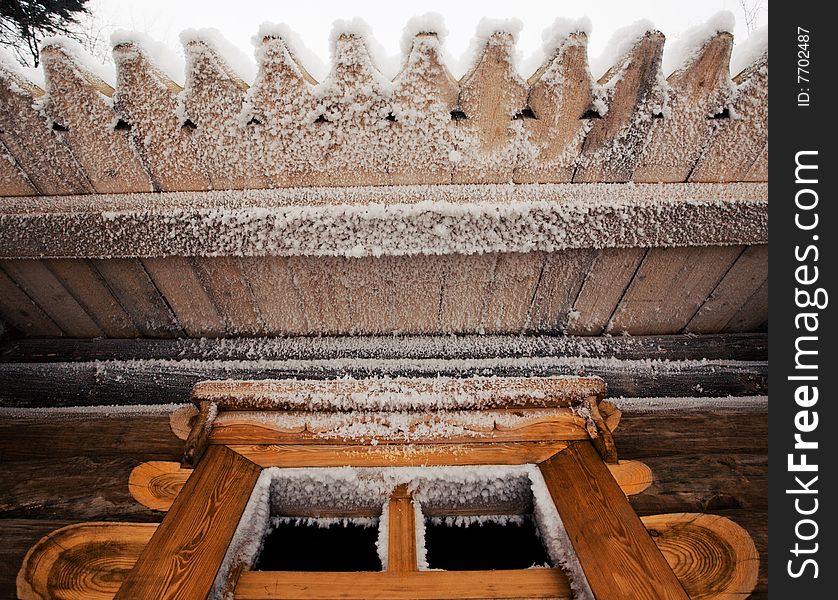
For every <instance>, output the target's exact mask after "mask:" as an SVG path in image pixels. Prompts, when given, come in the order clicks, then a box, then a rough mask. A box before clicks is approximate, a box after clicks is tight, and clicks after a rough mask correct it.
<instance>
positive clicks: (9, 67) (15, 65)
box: [0, 46, 46, 89]
mask: <svg viewBox="0 0 838 600" xmlns="http://www.w3.org/2000/svg"><path fill="white" fill-rule="evenodd" d="M3 70H6V71H9V72H11V73H12V74H13V75H16V76H18V77H20V78H22V79H24V80H26V81H28V82H29V83H32V84H34V85H37V86H38V87H39V88H41V89H44V88H45V87H46V80H45V78H44V71H43V70H42V69H38V68H34V67H24V66H23V65H21V64H20V63H19V62H18V61H17V59H16V58H15V57H14V55H13V54H12V53H11V51H10V50H8V49H7V48H6V47H5V46H0V77H3V75H2V71H3ZM4 79H5V78H4ZM6 81H7V83H6V85H15V84H14V83H13V82H10V81H8V80H6Z"/></svg>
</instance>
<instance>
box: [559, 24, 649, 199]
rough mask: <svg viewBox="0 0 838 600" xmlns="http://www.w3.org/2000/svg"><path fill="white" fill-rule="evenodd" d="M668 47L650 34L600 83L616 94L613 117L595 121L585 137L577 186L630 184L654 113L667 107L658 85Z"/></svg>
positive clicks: (611, 109)
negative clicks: (605, 183)
mask: <svg viewBox="0 0 838 600" xmlns="http://www.w3.org/2000/svg"><path fill="white" fill-rule="evenodd" d="M663 43H664V37H663V34H662V33H661V32H659V31H649V32H647V33H646V34H645V35H644V36H643V37H642V38H640V39H639V40H638V41H637V42H635V44H634V46H633V47H632V48H631V49H630V50H629V52H628V53H627V54H626V55H625V56H624V57H622V58H621V59H620V61H619V62H618V63H617V64H616V65H614V66H613V67H611V68H610V69H609V70H608V71H607V72H606V73H605V75H603V76H602V77H601V78H600V80H599V84H600V85H605V86H608V87H610V88H611V90H610V92H609V97H608V112H607V113H605V115H601V118H599V119H596V122H595V123H594V124H593V125H592V126H591V130H590V132H589V133H588V135H587V136H586V137H585V142H584V144H583V145H582V153H581V155H580V157H579V159H578V161H577V166H576V171H575V172H574V174H573V181H574V182H575V183H590V182H606V181H607V182H610V181H614V182H622V181H630V180H631V176H632V174H633V173H634V170H635V168H636V167H637V163H638V161H639V160H640V155H641V153H642V151H643V145H644V143H645V142H646V137H647V135H648V133H649V129H650V128H651V127H652V123H653V117H654V115H655V111H656V110H658V111H659V110H661V105H662V102H663V93H662V89H661V85H660V79H659V76H660V68H661V58H662V56H663Z"/></svg>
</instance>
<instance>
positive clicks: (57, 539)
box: [17, 523, 157, 600]
mask: <svg viewBox="0 0 838 600" xmlns="http://www.w3.org/2000/svg"><path fill="white" fill-rule="evenodd" d="M156 529H157V525H155V524H152V523H148V524H146V523H80V524H75V525H68V526H67V527H63V528H61V529H58V530H56V531H53V532H52V533H50V534H48V535H46V536H45V537H43V538H41V540H40V541H39V542H38V543H37V544H35V545H34V546H33V547H32V548H31V549H30V550H29V552H28V553H27V554H26V557H25V558H24V559H23V565H22V566H21V568H20V571H19V572H18V576H17V597H18V598H20V600H48V599H51V598H84V599H85V600H111V599H112V598H113V597H114V594H115V593H116V592H117V590H118V589H119V585H120V582H121V581H122V580H123V579H124V578H125V576H126V575H127V573H128V572H129V571H130V570H131V568H132V567H133V565H134V562H135V561H136V559H137V557H138V556H139V555H140V552H142V550H143V548H144V547H145V546H146V544H147V543H148V542H149V540H150V539H151V537H152V535H153V534H154V532H155V530H156Z"/></svg>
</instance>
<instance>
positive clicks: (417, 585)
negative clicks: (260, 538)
mask: <svg viewBox="0 0 838 600" xmlns="http://www.w3.org/2000/svg"><path fill="white" fill-rule="evenodd" d="M235 598H236V600H268V599H271V598H288V599H290V600H294V599H306V600H320V599H322V600H334V599H336V598H343V599H350V598H351V599H357V600H371V599H373V598H387V599H389V600H400V599H405V600H437V599H438V598H468V599H472V600H477V599H488V598H550V599H552V600H569V599H570V598H571V592H570V585H569V584H568V580H567V576H566V575H565V574H564V573H562V572H561V570H559V569H523V570H509V571H413V572H402V573H397V572H381V573H373V572H360V573H307V572H296V571H247V572H245V573H242V576H241V578H239V583H238V585H237V586H236V593H235Z"/></svg>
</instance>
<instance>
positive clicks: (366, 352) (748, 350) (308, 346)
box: [0, 333, 768, 363]
mask: <svg viewBox="0 0 838 600" xmlns="http://www.w3.org/2000/svg"><path fill="white" fill-rule="evenodd" d="M512 356H518V357H526V358H543V357H548V356H553V357H561V356H584V357H587V358H616V359H621V360H644V359H659V360H696V359H697V360H701V359H703V358H706V359H708V360H719V359H726V360H742V361H754V360H768V335H767V334H765V333H731V334H702V335H700V336H696V335H643V336H613V337H612V336H606V337H581V336H553V335H529V336H524V337H522V336H518V335H514V336H504V335H461V336H448V335H446V336H424V335H423V336H369V337H347V336H340V337H327V336H323V337H320V336H317V337H292V338H286V337H282V338H259V339H252V338H225V339H189V338H179V339H173V340H154V339H131V340H128V339H122V340H109V339H69V338H68V339H52V338H51V339H41V338H29V339H17V340H9V341H7V342H4V343H0V363H3V362H34V363H39V362H40V363H48V362H83V361H90V360H98V361H112V360H166V359H174V360H204V361H214V360H251V359H253V358H257V357H258V358H259V359H261V360H271V361H278V360H289V359H296V360H336V359H343V358H347V359H364V358H377V359H382V360H383V359H388V358H402V359H423V358H437V359H458V358H469V359H481V358H502V357H512Z"/></svg>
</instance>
